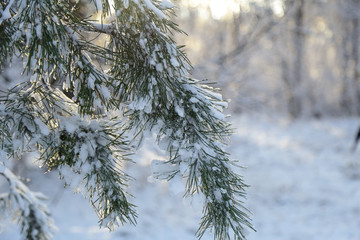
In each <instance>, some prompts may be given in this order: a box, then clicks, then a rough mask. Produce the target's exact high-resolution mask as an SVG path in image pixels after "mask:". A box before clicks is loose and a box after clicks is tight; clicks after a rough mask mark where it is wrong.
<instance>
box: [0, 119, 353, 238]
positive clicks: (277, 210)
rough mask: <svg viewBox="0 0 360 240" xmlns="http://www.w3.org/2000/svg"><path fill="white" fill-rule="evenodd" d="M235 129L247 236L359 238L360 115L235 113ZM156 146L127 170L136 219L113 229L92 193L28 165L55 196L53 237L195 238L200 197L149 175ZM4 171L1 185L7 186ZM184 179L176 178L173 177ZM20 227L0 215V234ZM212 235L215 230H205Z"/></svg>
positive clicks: (36, 186) (35, 183) (35, 181)
mask: <svg viewBox="0 0 360 240" xmlns="http://www.w3.org/2000/svg"><path fill="white" fill-rule="evenodd" d="M231 119H232V121H233V122H234V125H233V127H234V128H235V134H234V135H233V137H232V138H231V143H230V146H229V151H230V153H231V156H232V158H233V159H238V160H239V164H240V165H242V166H246V167H247V168H246V169H238V170H237V171H238V172H239V173H240V174H241V175H243V176H244V179H245V182H246V183H247V184H249V185H250V187H249V188H248V189H247V193H248V194H247V196H248V198H247V200H245V204H246V206H247V207H248V208H249V209H250V211H251V212H252V213H253V215H252V219H253V224H254V227H255V228H256V230H257V232H253V231H248V232H247V239H248V240H275V239H276V240H297V239H299V240H303V239H311V240H358V239H360V217H359V214H360V159H359V158H360V146H358V149H357V150H356V151H355V152H351V150H350V149H351V146H352V142H353V138H354V135H355V132H356V130H357V128H358V127H359V125H360V121H359V119H352V118H347V119H344V118H342V119H325V120H299V121H296V122H289V121H287V120H285V119H282V118H278V117H276V116H272V117H271V118H269V117H264V116H233V117H232V118H231ZM161 155H162V152H161V150H159V149H158V148H156V147H154V146H152V145H150V144H145V145H144V147H143V149H142V151H141V152H140V153H139V154H137V155H136V156H135V158H136V159H135V160H136V161H137V164H136V165H134V164H133V165H131V166H129V167H128V170H127V171H128V173H129V174H130V175H131V176H133V177H135V178H136V181H134V182H131V185H132V187H131V189H130V192H131V193H132V194H133V195H134V196H136V198H135V199H130V200H132V202H133V203H134V204H135V205H137V206H138V207H137V209H138V214H139V218H138V224H137V226H136V227H135V226H131V225H125V226H122V227H120V228H117V229H116V230H115V231H114V232H108V231H107V229H99V227H98V224H97V217H96V214H95V213H94V211H93V210H92V208H91V206H90V204H89V203H88V202H87V200H84V199H83V198H82V197H81V196H80V195H74V194H73V193H72V191H71V189H66V190H64V189H63V188H62V185H61V182H60V181H59V180H58V179H57V177H56V173H52V174H46V175H43V174H42V173H41V172H39V171H38V170H35V169H30V170H29V171H28V174H29V176H30V177H31V178H32V181H31V182H30V183H29V187H30V189H32V190H34V191H42V192H44V193H45V194H46V195H48V196H49V198H50V200H49V209H50V211H52V214H53V217H54V219H55V223H56V224H57V226H58V229H59V230H58V231H57V233H56V234H55V237H54V239H55V240H68V239H76V240H92V239H94V240H95V239H102V240H106V239H109V240H115V239H122V240H168V239H172V240H184V239H185V240H191V239H196V237H195V236H194V233H195V232H196V229H197V227H198V224H199V222H200V217H201V204H199V203H200V202H201V201H202V200H201V199H199V198H198V197H197V196H195V197H194V198H193V199H187V200H183V199H182V194H183V191H182V192H179V191H173V190H174V188H175V190H178V189H180V188H179V187H178V186H171V185H172V184H170V185H169V184H167V183H165V182H164V181H161V182H149V181H148V178H149V176H150V175H151V169H150V166H149V165H150V162H151V161H152V160H153V159H163V157H162V156H161ZM5 183H6V182H5V180H4V179H3V178H1V176H0V192H3V191H5V190H4V189H6V187H4V186H6V184H5ZM178 184H181V180H179V179H177V181H176V182H175V184H173V185H178ZM18 230H19V228H18V227H14V224H10V223H9V222H5V221H4V220H3V219H2V220H1V221H0V232H1V233H0V239H1V240H8V239H11V240H17V239H19V240H20V239H21V237H20V236H19V234H18ZM203 239H205V240H210V239H213V237H212V235H211V234H207V235H205V236H204V237H203Z"/></svg>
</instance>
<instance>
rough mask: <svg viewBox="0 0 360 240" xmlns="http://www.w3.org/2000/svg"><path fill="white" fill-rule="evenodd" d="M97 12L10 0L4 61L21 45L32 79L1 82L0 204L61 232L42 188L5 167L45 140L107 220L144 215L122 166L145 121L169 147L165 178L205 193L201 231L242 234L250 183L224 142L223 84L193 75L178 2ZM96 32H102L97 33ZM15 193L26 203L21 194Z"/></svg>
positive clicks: (104, 4)
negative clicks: (218, 89)
mask: <svg viewBox="0 0 360 240" xmlns="http://www.w3.org/2000/svg"><path fill="white" fill-rule="evenodd" d="M88 4H90V5H91V6H93V7H94V8H95V9H96V10H97V11H98V12H100V13H101V17H100V20H99V21H95V20H91V19H92V18H91V17H82V16H81V15H79V14H78V13H77V11H76V9H77V3H73V2H72V1H70V0H60V1H58V0H56V1H55V0H2V1H1V3H0V66H1V68H0V69H1V72H3V71H4V69H5V67H6V66H7V65H10V64H11V63H12V61H13V58H14V56H16V57H17V58H20V59H22V60H23V62H24V74H26V75H28V76H29V81H26V82H23V83H20V84H18V85H17V86H15V87H14V88H11V89H8V90H7V91H4V92H2V93H1V97H0V103H1V105H0V130H1V132H0V139H1V155H2V156H3V157H2V158H1V160H0V161H1V162H0V175H3V176H4V177H5V178H6V179H7V180H8V181H9V184H10V186H11V187H10V192H9V193H8V194H6V195H3V196H1V202H0V204H1V205H0V207H1V208H5V207H6V208H7V207H8V206H9V205H11V206H12V209H13V210H14V211H16V210H17V211H20V215H17V218H18V219H19V222H20V224H21V226H22V232H23V235H24V236H25V238H26V239H51V236H52V229H54V227H53V222H52V220H51V219H50V217H49V214H48V211H47V210H46V207H45V206H44V205H43V203H42V200H43V198H42V197H39V196H38V195H36V194H34V193H33V192H31V191H30V190H29V189H28V188H27V187H26V186H25V185H23V184H22V183H21V182H20V181H19V180H18V179H17V178H16V177H15V176H14V174H12V173H11V172H10V170H9V169H8V168H7V166H8V164H9V163H8V161H7V160H4V159H12V158H14V157H19V156H22V155H23V154H24V153H25V152H29V151H38V152H39V154H40V157H39V159H38V163H39V165H40V166H41V167H44V168H45V169H47V170H48V171H55V170H57V171H59V176H60V178H61V179H63V180H64V182H65V183H66V185H67V186H71V187H72V188H74V189H78V190H79V191H81V192H82V193H83V194H84V196H85V197H87V198H88V199H89V201H90V202H91V204H92V206H93V207H94V208H95V211H96V212H97V214H98V216H99V219H100V225H101V226H106V227H108V228H110V229H113V227H114V225H119V224H122V223H125V222H130V223H133V224H135V223H136V217H137V215H136V211H135V206H134V205H132V204H131V203H130V202H129V201H128V198H129V194H128V193H127V192H126V188H127V184H128V182H129V180H130V179H131V177H130V176H128V175H127V174H126V173H125V171H124V168H123V167H122V166H123V165H124V164H125V163H126V162H127V161H130V155H131V153H132V152H133V151H135V150H136V148H137V146H138V144H139V143H140V141H141V140H142V139H143V136H144V134H145V132H146V131H150V132H152V133H155V134H156V136H157V143H158V144H159V145H161V146H162V147H163V148H164V149H165V150H166V151H167V152H168V154H169V158H168V161H166V162H162V163H158V164H159V165H161V167H159V168H158V169H159V171H157V172H155V173H154V176H156V177H158V178H165V179H168V180H171V179H172V178H173V177H174V176H176V175H180V176H181V177H182V178H184V179H185V180H186V192H185V196H190V195H193V194H202V195H204V198H205V205H204V211H203V213H204V216H203V218H202V222H201V223H200V227H199V229H198V232H197V234H198V237H201V236H203V234H204V232H205V231H206V230H208V229H211V230H213V233H214V238H215V239H219V240H220V239H221V240H223V239H230V238H231V237H232V236H231V234H234V239H244V238H245V237H244V235H243V233H244V228H245V227H250V228H252V227H251V224H250V222H249V217H248V215H247V214H248V212H247V210H246V209H245V208H244V207H243V205H242V201H241V200H242V198H244V195H245V191H244V188H245V187H246V185H245V184H244V183H243V181H242V179H241V177H240V176H239V175H237V174H236V173H235V172H234V171H233V170H232V162H231V161H230V159H229V155H228V153H227V152H226V151H225V150H224V149H225V144H226V142H227V141H228V137H229V136H230V134H231V129H230V125H229V124H228V123H227V122H226V120H225V117H224V115H223V113H222V110H223V108H225V107H226V106H227V104H226V102H225V101H223V100H222V98H221V95H220V94H217V93H215V92H214V89H213V88H211V87H209V86H207V85H206V83H205V82H203V81H199V80H195V79H192V78H190V77H189V70H190V67H191V66H190V63H189V60H188V59H187V58H186V55H185V53H184V52H183V50H182V47H179V46H176V43H175V41H174V40H173V39H172V33H173V32H181V30H180V29H179V28H178V26H177V25H176V24H175V23H174V22H172V21H171V20H169V19H170V16H171V15H172V14H173V13H174V12H173V8H174V5H173V4H172V3H170V2H168V1H166V0H164V1H156V0H114V1H109V0H101V1H96V0H90V1H88ZM97 39H101V40H102V41H100V40H97ZM15 205H16V206H15Z"/></svg>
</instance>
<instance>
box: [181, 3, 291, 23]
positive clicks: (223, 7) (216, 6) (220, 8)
mask: <svg viewBox="0 0 360 240" xmlns="http://www.w3.org/2000/svg"><path fill="white" fill-rule="evenodd" d="M264 1H268V0H187V1H183V3H184V4H185V5H186V6H190V7H194V8H195V7H196V8H199V13H200V15H201V16H202V17H203V18H208V17H212V18H214V19H223V18H226V17H227V16H229V15H230V16H231V15H232V14H234V13H238V12H239V11H240V8H241V11H242V12H248V11H250V9H251V4H252V3H254V2H256V3H257V4H259V5H262V4H264ZM200 8H201V9H200ZM271 8H272V9H273V11H274V13H275V14H276V15H278V16H279V17H281V16H283V14H284V9H283V0H271ZM208 10H210V13H211V16H209V11H208Z"/></svg>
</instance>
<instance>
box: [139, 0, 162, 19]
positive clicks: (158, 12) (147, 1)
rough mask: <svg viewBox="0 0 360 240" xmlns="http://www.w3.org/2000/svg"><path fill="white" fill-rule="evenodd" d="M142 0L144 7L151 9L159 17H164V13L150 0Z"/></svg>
mask: <svg viewBox="0 0 360 240" xmlns="http://www.w3.org/2000/svg"><path fill="white" fill-rule="evenodd" d="M143 2H144V3H145V5H146V7H147V8H149V9H151V10H152V11H153V12H154V13H155V14H156V15H157V16H158V17H159V18H163V19H164V18H166V16H165V14H164V13H163V12H162V11H161V10H160V9H158V8H157V7H155V5H154V4H153V3H152V2H151V0H143Z"/></svg>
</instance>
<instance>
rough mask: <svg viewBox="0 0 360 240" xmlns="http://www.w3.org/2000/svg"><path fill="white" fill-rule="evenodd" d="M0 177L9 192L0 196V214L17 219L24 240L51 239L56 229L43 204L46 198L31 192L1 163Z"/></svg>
mask: <svg viewBox="0 0 360 240" xmlns="http://www.w3.org/2000/svg"><path fill="white" fill-rule="evenodd" d="M0 175H1V176H3V177H5V179H6V180H7V181H8V183H9V192H8V193H4V194H2V195H0V209H1V212H2V213H5V212H8V213H10V214H11V215H12V216H13V217H14V218H15V219H17V221H18V222H19V223H20V226H21V232H22V234H23V235H24V236H25V237H26V239H43V240H50V239H52V237H53V234H54V232H55V230H56V227H55V225H54V220H53V219H52V218H51V216H50V213H49V211H48V209H47V206H46V204H45V202H44V201H45V200H46V197H45V196H44V195H43V194H42V193H37V192H32V191H31V190H30V189H29V188H28V187H27V186H26V185H25V184H24V183H22V182H21V181H20V180H19V179H18V178H17V177H16V176H15V175H14V174H13V173H12V172H11V171H10V170H9V169H8V168H6V167H5V166H4V165H3V164H2V163H1V162H0Z"/></svg>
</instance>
